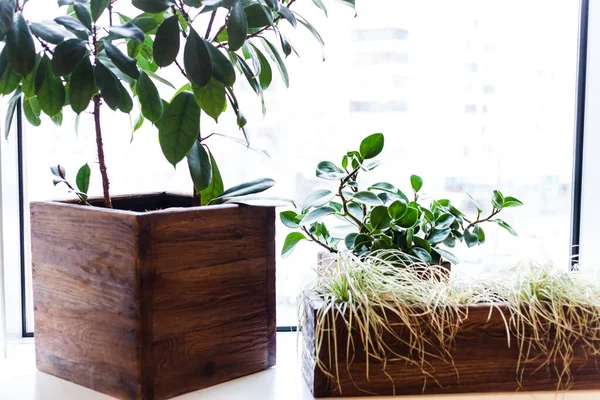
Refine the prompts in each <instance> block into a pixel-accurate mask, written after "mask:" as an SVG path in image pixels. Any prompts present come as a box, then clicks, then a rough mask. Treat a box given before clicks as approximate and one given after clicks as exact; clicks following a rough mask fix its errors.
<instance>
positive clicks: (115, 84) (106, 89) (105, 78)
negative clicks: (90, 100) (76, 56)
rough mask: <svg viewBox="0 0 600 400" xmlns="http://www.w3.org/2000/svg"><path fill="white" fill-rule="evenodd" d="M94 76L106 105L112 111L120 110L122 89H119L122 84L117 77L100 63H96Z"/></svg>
mask: <svg viewBox="0 0 600 400" xmlns="http://www.w3.org/2000/svg"><path fill="white" fill-rule="evenodd" d="M94 76H95V78H96V86H98V89H100V93H101V94H102V98H103V99H104V101H105V102H106V104H107V105H108V106H109V107H110V108H111V109H112V110H116V109H118V108H119V105H120V104H121V89H120V88H119V85H120V83H119V80H118V79H117V77H116V76H115V75H114V74H113V73H112V72H111V71H110V69H108V68H107V67H106V66H105V65H104V64H103V63H102V62H100V61H98V62H97V63H96V68H95V69H94Z"/></svg>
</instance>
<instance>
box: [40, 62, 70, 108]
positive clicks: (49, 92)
mask: <svg viewBox="0 0 600 400" xmlns="http://www.w3.org/2000/svg"><path fill="white" fill-rule="evenodd" d="M35 94H36V96H37V98H38V100H39V102H40V107H41V109H42V111H43V112H44V113H45V114H46V115H48V116H50V117H53V116H54V115H56V114H58V113H59V112H60V111H61V110H62V108H63V106H64V104H65V99H66V92H65V88H64V86H63V83H62V81H61V80H60V78H58V77H56V76H54V73H53V72H52V63H51V61H50V59H49V58H48V57H47V56H44V57H43V58H42V60H41V61H40V65H39V66H38V68H37V71H36V73H35Z"/></svg>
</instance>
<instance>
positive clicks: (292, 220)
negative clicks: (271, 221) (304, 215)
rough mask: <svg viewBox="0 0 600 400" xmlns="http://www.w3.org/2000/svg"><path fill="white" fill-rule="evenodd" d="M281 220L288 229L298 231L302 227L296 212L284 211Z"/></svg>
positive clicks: (280, 215) (280, 216)
mask: <svg viewBox="0 0 600 400" xmlns="http://www.w3.org/2000/svg"><path fill="white" fill-rule="evenodd" d="M279 218H280V219H281V222H282V223H283V224H284V225H285V226H287V227H288V228H291V229H296V228H299V227H300V224H299V223H298V214H296V213H295V212H294V211H284V212H282V213H280V214H279Z"/></svg>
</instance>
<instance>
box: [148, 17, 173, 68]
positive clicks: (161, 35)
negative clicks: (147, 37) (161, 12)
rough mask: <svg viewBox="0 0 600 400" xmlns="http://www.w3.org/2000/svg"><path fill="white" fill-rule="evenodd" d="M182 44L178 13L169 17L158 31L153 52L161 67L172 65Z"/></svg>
mask: <svg viewBox="0 0 600 400" xmlns="http://www.w3.org/2000/svg"><path fill="white" fill-rule="evenodd" d="M179 46H180V36H179V19H178V17H177V16H176V15H174V16H172V17H169V18H167V19H166V20H165V21H164V22H163V23H162V24H161V25H160V27H159V28H158V30H157V31H156V37H155V38H154V45H153V47H152V54H153V56H154V61H155V62H156V64H157V65H158V66H159V67H167V66H169V65H171V64H172V63H173V62H174V61H175V59H176V58H177V54H178V53H179Z"/></svg>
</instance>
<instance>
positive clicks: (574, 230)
mask: <svg viewBox="0 0 600 400" xmlns="http://www.w3.org/2000/svg"><path fill="white" fill-rule="evenodd" d="M589 7H590V4H589V0H581V3H580V15H579V43H578V45H579V46H578V49H579V50H578V61H577V63H578V64H577V93H576V105H575V115H576V117H575V132H574V136H575V139H574V140H575V142H574V157H573V164H574V165H573V183H572V193H571V199H572V200H571V269H572V270H573V269H576V267H577V263H578V260H577V258H578V256H579V243H580V240H581V205H582V189H583V150H584V131H585V99H586V81H587V79H586V78H587V75H586V74H587V68H586V67H587V52H588V25H589ZM17 136H18V137H17V151H18V159H17V162H18V166H17V168H18V180H19V182H18V190H19V224H20V226H19V237H20V255H21V257H20V258H21V321H22V336H23V337H33V336H34V333H33V332H30V331H28V330H27V297H26V296H27V293H26V289H27V288H26V282H25V271H26V265H25V264H26V262H25V233H26V232H25V209H26V208H27V204H26V202H25V187H24V168H23V113H22V105H21V102H19V103H18V104H17ZM296 330H297V327H295V326H278V327H277V332H295V331H296Z"/></svg>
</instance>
